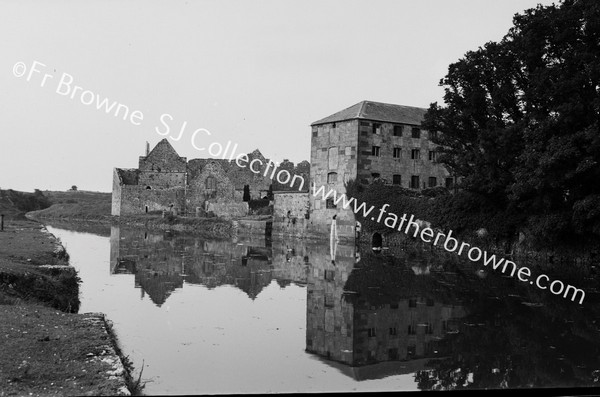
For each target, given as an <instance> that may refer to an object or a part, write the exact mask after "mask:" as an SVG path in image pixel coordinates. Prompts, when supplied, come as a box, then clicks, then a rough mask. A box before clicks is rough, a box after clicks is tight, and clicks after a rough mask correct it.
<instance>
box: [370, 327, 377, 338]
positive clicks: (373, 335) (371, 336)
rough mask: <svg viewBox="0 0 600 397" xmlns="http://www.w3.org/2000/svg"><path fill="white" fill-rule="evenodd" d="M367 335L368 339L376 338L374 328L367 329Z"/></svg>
mask: <svg viewBox="0 0 600 397" xmlns="http://www.w3.org/2000/svg"><path fill="white" fill-rule="evenodd" d="M368 334H369V338H373V337H375V336H377V333H376V332H375V328H369V330H368Z"/></svg>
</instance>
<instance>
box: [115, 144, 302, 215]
mask: <svg viewBox="0 0 600 397" xmlns="http://www.w3.org/2000/svg"><path fill="white" fill-rule="evenodd" d="M247 157H248V161H247V162H246V163H245V164H250V163H252V161H253V160H256V161H257V164H268V163H269V160H267V159H265V158H264V156H263V155H262V154H261V153H260V151H259V150H258V149H257V150H255V151H253V152H252V153H249V154H248V155H247ZM309 168H310V167H309V165H308V162H306V161H305V162H302V163H300V164H298V166H297V167H296V168H295V167H294V164H293V163H291V162H289V161H287V160H285V161H284V162H283V163H281V164H280V165H279V166H278V169H286V170H288V172H290V173H292V174H293V173H295V172H298V173H299V174H300V173H302V172H306V173H308V169H309ZM272 182H273V181H272V179H271V178H270V175H269V174H267V175H265V173H255V172H253V171H252V170H250V168H249V167H247V166H246V167H240V166H238V165H237V164H236V163H235V160H233V161H230V160H226V159H193V160H190V161H187V159H186V158H185V157H181V156H179V155H178V154H177V152H176V151H175V149H173V147H172V146H171V144H170V143H169V141H168V140H167V139H163V140H162V141H160V142H159V143H158V144H157V145H156V146H155V147H154V149H152V151H150V150H149V148H148V147H147V148H146V155H145V156H140V158H139V166H138V168H137V169H122V168H115V169H114V173H113V194H112V212H111V213H112V215H127V214H143V213H148V212H154V211H171V212H174V213H178V214H180V213H187V214H190V215H194V214H196V213H197V212H199V211H200V210H204V211H213V212H214V213H215V214H217V215H220V216H235V215H246V214H247V212H248V204H247V203H246V202H245V201H244V189H246V190H247V192H248V193H249V197H247V198H246V199H259V198H263V197H265V196H266V195H267V193H268V191H269V188H270V187H271V184H272Z"/></svg>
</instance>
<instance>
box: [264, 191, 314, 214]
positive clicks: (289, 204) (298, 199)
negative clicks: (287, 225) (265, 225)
mask: <svg viewBox="0 0 600 397" xmlns="http://www.w3.org/2000/svg"><path fill="white" fill-rule="evenodd" d="M308 196H309V193H308V192H274V194H273V197H274V204H273V217H274V220H280V219H281V218H285V220H286V221H287V218H288V211H290V217H292V218H297V219H300V218H304V217H305V215H306V214H307V213H308V209H309V197H308Z"/></svg>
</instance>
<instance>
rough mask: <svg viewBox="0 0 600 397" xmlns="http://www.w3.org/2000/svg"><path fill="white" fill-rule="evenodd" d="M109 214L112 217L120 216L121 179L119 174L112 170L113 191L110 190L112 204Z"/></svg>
mask: <svg viewBox="0 0 600 397" xmlns="http://www.w3.org/2000/svg"><path fill="white" fill-rule="evenodd" d="M110 214H111V215H114V216H120V215H121V179H120V178H119V172H118V170H117V169H116V168H115V169H113V189H112V204H111V209H110Z"/></svg>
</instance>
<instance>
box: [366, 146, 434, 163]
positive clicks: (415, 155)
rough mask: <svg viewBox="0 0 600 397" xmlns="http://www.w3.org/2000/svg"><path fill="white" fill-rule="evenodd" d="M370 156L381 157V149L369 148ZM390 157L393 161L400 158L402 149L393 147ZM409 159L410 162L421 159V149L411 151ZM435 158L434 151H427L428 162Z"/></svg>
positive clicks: (377, 147)
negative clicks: (391, 156)
mask: <svg viewBox="0 0 600 397" xmlns="http://www.w3.org/2000/svg"><path fill="white" fill-rule="evenodd" d="M371 155H372V156H375V157H380V156H381V147H380V146H373V147H371ZM392 155H393V157H394V158H395V159H400V158H402V149H401V148H399V147H395V148H394V149H393V152H392ZM410 158H411V160H419V159H420V158H421V149H411V150H410ZM436 158H437V154H436V152H435V150H430V151H429V161H435V160H436Z"/></svg>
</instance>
